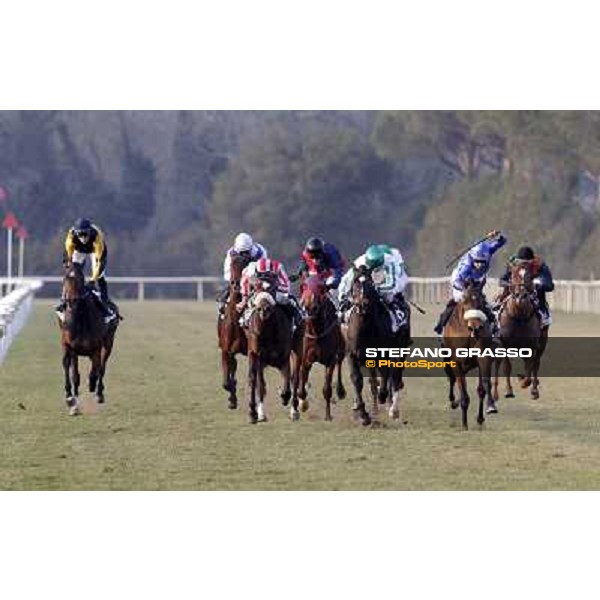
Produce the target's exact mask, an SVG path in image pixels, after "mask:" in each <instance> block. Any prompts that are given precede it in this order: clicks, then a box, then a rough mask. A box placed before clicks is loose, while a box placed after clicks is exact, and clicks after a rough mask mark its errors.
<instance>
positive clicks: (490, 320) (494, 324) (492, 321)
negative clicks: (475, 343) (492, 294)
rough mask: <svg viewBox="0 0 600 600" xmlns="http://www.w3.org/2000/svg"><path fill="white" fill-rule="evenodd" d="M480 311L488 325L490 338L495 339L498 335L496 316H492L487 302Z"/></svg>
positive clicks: (492, 312)
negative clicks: (490, 333)
mask: <svg viewBox="0 0 600 600" xmlns="http://www.w3.org/2000/svg"><path fill="white" fill-rule="evenodd" d="M482 310H483V312H484V314H485V316H486V317H487V319H488V323H489V324H490V327H491V332H492V336H493V337H496V336H497V335H498V321H497V320H496V315H495V314H494V311H493V310H492V307H491V306H490V305H489V304H488V303H487V302H484V303H483V306H482Z"/></svg>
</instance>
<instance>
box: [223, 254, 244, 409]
mask: <svg viewBox="0 0 600 600" xmlns="http://www.w3.org/2000/svg"><path fill="white" fill-rule="evenodd" d="M248 262H249V261H248V260H247V259H245V258H244V257H242V256H240V255H239V254H238V255H234V256H232V257H231V270H230V273H231V275H230V280H229V297H228V299H227V303H226V305H225V309H224V311H223V314H219V320H218V321H217V335H218V338H219V348H220V349H221V369H222V371H223V389H224V390H225V391H226V392H229V405H228V406H229V408H230V409H232V410H235V409H236V408H237V405H238V398H237V380H236V372H237V359H236V355H237V354H242V355H243V356H246V355H247V354H248V341H247V339H246V333H245V332H244V328H243V327H242V326H241V325H240V314H239V312H238V310H237V308H236V305H237V304H238V303H239V302H240V301H241V299H242V293H241V289H240V282H241V279H242V271H243V270H244V268H245V267H246V266H247V265H248Z"/></svg>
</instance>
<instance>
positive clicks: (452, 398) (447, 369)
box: [444, 365, 458, 410]
mask: <svg viewBox="0 0 600 600" xmlns="http://www.w3.org/2000/svg"><path fill="white" fill-rule="evenodd" d="M444 371H445V372H446V377H447V378H448V400H449V401H450V408H451V409H452V410H456V409H457V408H458V402H457V401H456V395H455V393H454V386H455V385H456V375H455V374H454V371H453V370H452V368H451V367H449V366H447V365H446V366H445V367H444Z"/></svg>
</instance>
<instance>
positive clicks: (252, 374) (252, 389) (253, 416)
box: [248, 352, 259, 424]
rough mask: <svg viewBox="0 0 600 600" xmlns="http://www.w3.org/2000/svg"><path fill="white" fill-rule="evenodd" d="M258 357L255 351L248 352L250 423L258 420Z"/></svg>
mask: <svg viewBox="0 0 600 600" xmlns="http://www.w3.org/2000/svg"><path fill="white" fill-rule="evenodd" d="M258 360H259V359H258V357H257V356H256V355H255V354H254V353H250V352H249V353H248V414H249V418H250V423H252V424H254V423H257V422H258V413H257V412H256V382H257V376H258Z"/></svg>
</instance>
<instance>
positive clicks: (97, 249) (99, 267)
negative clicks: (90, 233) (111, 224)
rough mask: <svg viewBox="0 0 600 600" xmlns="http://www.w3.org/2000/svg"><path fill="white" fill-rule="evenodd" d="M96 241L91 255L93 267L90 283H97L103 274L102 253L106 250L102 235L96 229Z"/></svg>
mask: <svg viewBox="0 0 600 600" xmlns="http://www.w3.org/2000/svg"><path fill="white" fill-rule="evenodd" d="M96 232H97V233H96V239H95V240H94V252H93V254H92V257H93V262H94V267H93V269H92V277H91V281H92V282H96V281H98V279H99V277H100V275H101V274H102V273H103V272H104V267H105V266H106V265H105V264H104V251H105V249H106V245H105V243H104V234H103V233H102V232H101V231H100V230H99V229H96Z"/></svg>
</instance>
